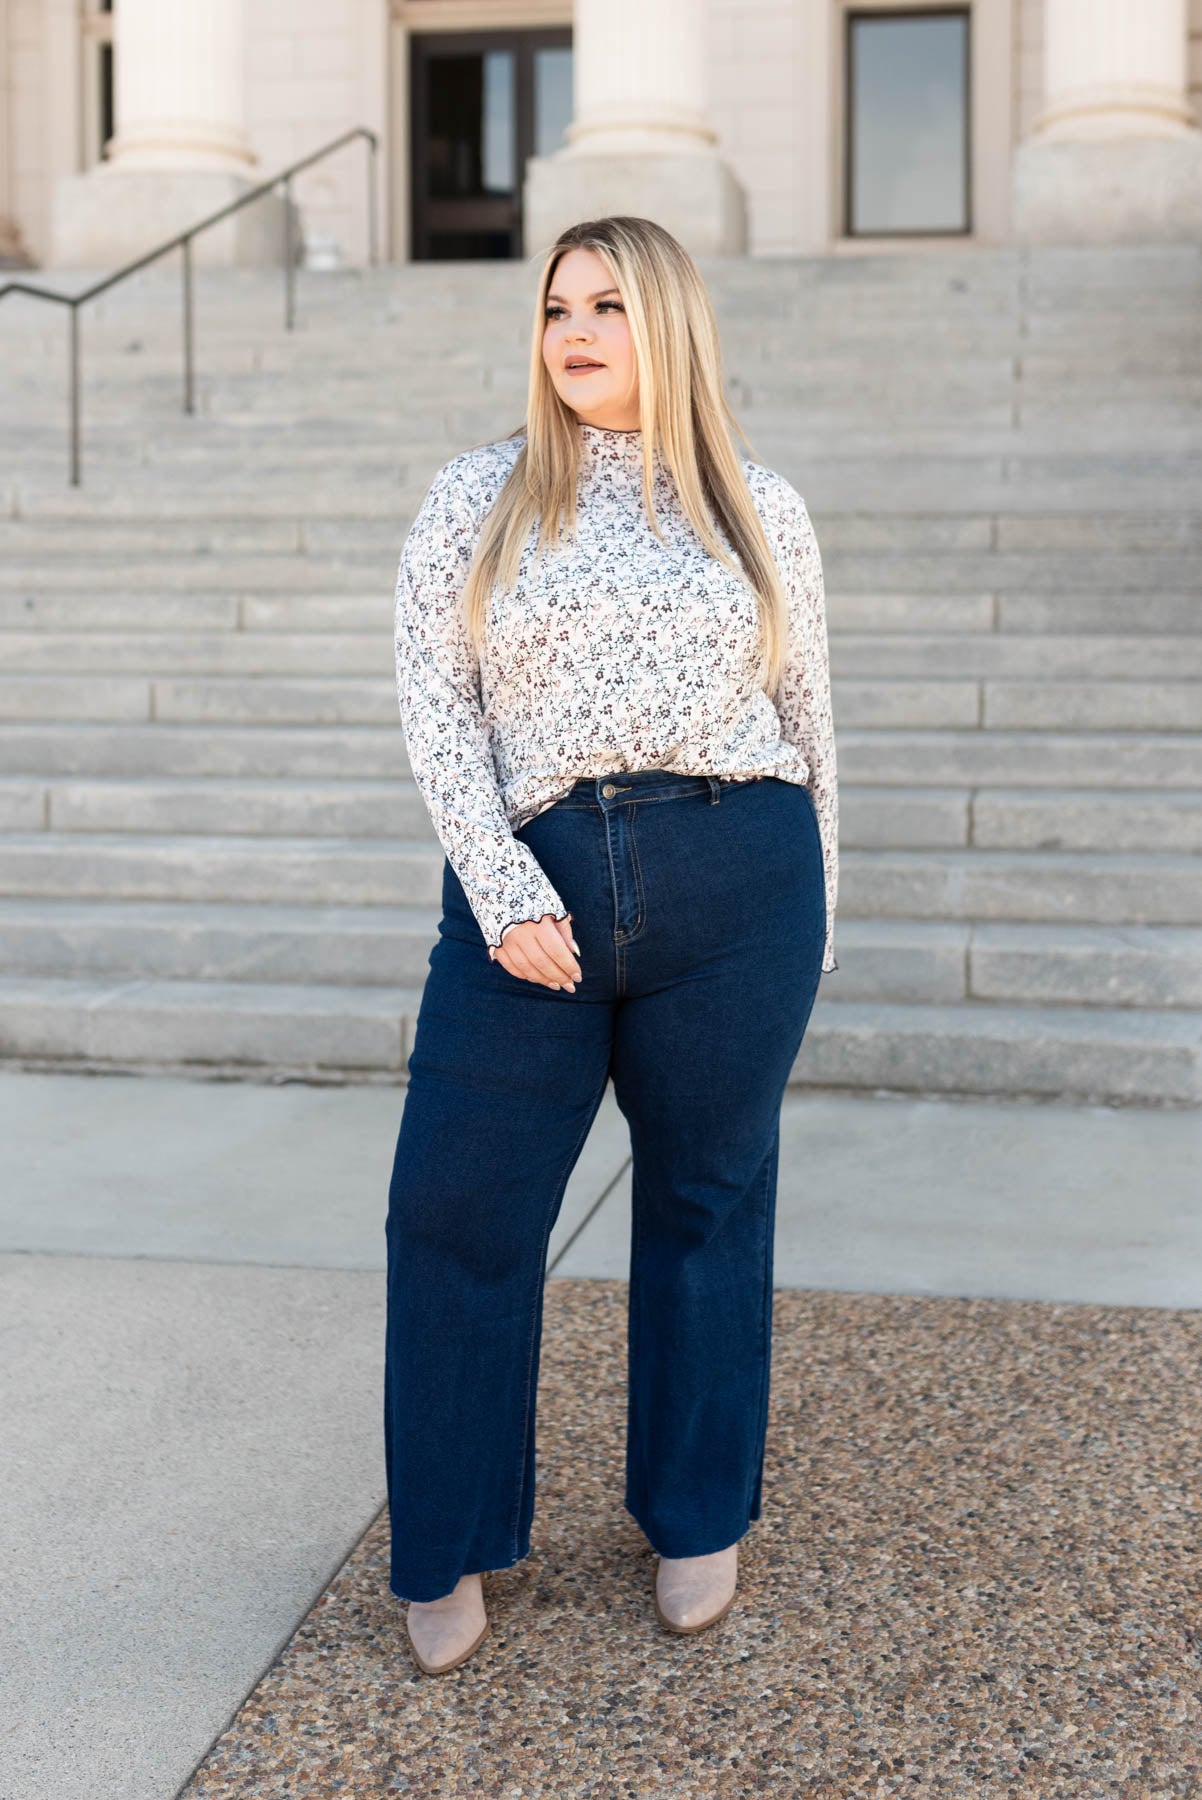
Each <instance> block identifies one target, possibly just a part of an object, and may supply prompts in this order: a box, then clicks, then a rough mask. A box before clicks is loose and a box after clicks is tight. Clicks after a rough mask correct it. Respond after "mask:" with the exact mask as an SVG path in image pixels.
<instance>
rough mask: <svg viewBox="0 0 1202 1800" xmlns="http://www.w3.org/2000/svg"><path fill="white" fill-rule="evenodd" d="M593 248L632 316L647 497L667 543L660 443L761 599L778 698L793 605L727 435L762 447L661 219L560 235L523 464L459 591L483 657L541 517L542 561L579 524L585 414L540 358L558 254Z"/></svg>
mask: <svg viewBox="0 0 1202 1800" xmlns="http://www.w3.org/2000/svg"><path fill="white" fill-rule="evenodd" d="M575 249H585V250H593V251H595V252H596V254H597V255H598V256H599V257H600V258H601V260H602V261H603V262H604V264H605V266H606V268H607V270H608V271H609V273H610V275H611V276H612V277H613V280H614V283H615V284H616V286H617V287H618V289H619V292H620V294H621V297H622V303H623V306H624V307H625V310H626V315H627V318H628V320H629V323H630V337H631V343H632V347H633V352H634V364H635V368H636V370H637V372H638V395H639V425H640V429H641V432H642V443H643V503H644V506H645V508H646V512H647V517H648V520H649V522H650V525H651V529H652V530H653V531H654V533H655V535H656V537H657V538H659V540H660V542H661V543H662V542H663V541H664V539H663V533H662V532H661V530H660V527H659V520H658V519H657V517H656V514H655V507H654V502H653V491H654V490H653V475H654V464H653V460H652V452H653V450H654V449H656V448H658V449H659V451H660V454H661V456H662V458H663V460H664V462H665V464H666V466H667V468H668V470H669V471H670V473H671V476H672V479H673V481H674V483H675V486H676V492H677V495H678V497H679V500H680V504H681V507H682V508H683V510H684V512H685V513H686V515H687V516H688V518H689V521H690V523H691V524H692V525H693V528H694V530H695V531H696V533H697V535H698V537H699V539H700V540H701V542H702V544H703V545H704V546H705V548H706V549H707V550H708V551H709V553H710V555H711V556H713V557H714V558H715V559H716V560H717V561H718V562H719V563H721V564H722V566H723V567H724V568H726V569H729V570H730V571H731V573H732V574H734V575H736V576H737V577H738V578H739V579H740V580H742V581H745V582H746V583H747V585H748V586H749V587H750V588H751V590H752V592H753V593H754V594H755V596H756V600H757V603H758V609H759V619H760V632H761V637H760V641H761V650H760V665H759V671H758V675H757V679H758V681H759V683H760V685H761V686H763V687H764V688H765V690H766V691H767V692H768V694H769V695H770V696H771V697H772V698H775V696H776V692H777V688H778V684H779V682H780V678H781V672H782V669H783V665H784V657H785V647H786V645H787V643H788V604H787V601H786V598H785V593H784V589H783V587H782V584H781V579H780V574H779V572H778V569H777V565H776V562H775V560H774V558H773V555H772V551H771V550H770V548H769V545H768V539H767V536H766V534H765V532H764V527H763V523H762V521H761V519H760V515H759V513H758V511H757V510H756V506H755V502H754V500H753V499H752V497H751V491H750V489H749V487H748V485H747V479H746V476H745V475H744V473H743V470H742V468H741V466H740V462H739V458H738V456H737V454H736V452H735V449H734V445H733V443H732V440H731V432H732V431H734V432H737V433H738V436H739V437H740V438H741V439H742V441H743V443H744V444H745V445H746V446H747V448H748V450H749V452H751V454H752V456H753V457H754V451H753V450H752V446H751V444H750V441H749V439H748V438H747V436H746V434H745V432H744V431H743V429H742V427H741V426H740V425H739V424H738V422H737V420H736V419H735V417H734V415H733V413H732V412H731V410H730V407H729V406H728V404H727V401H726V395H725V392H724V386H723V373H722V350H721V345H720V342H719V338H718V324H717V320H716V319H715V317H714V311H713V307H712V305H711V304H710V298H709V294H708V292H707V291H706V287H705V283H704V282H703V281H702V279H701V275H700V273H699V271H698V269H697V266H696V264H695V263H694V262H693V259H692V258H691V257H690V256H689V254H688V252H687V251H686V250H685V249H684V247H683V246H682V245H681V244H680V243H678V242H677V240H676V239H675V238H674V237H673V236H672V235H671V233H670V232H668V231H665V230H664V228H663V227H662V226H661V225H657V224H655V223H654V221H653V220H651V219H641V218H635V217H631V216H629V215H624V214H623V215H618V216H615V217H610V218H604V219H589V220H585V221H584V222H582V223H580V224H577V225H571V226H569V227H568V228H567V230H565V231H563V232H561V233H560V235H559V237H558V238H557V239H556V240H555V242H554V243H553V244H552V246H551V248H550V250H549V251H548V252H547V257H546V261H545V263H544V266H543V272H542V277H541V279H540V281H539V286H538V296H537V302H536V305H535V311H534V322H533V329H532V332H531V343H530V374H529V387H528V390H527V396H526V420H525V423H524V424H523V425H519V426H517V427H515V429H514V430H513V431H511V432H509V433H508V436H509V437H511V438H513V437H518V436H519V435H520V434H521V433H522V432H525V434H526V442H525V443H524V444H523V446H522V448H521V450H520V451H519V452H518V455H517V458H516V460H515V462H514V465H513V468H512V469H511V470H510V472H509V475H508V477H507V478H506V481H505V484H504V486H503V487H502V489H501V492H500V493H499V494H498V496H497V499H496V502H495V504H494V505H493V506H492V508H491V509H490V511H489V513H488V515H487V517H486V519H485V521H484V524H483V526H482V529H481V533H480V538H479V541H478V543H477V545H476V549H475V553H474V555H473V558H472V563H471V567H470V568H469V570H468V574H467V578H466V580H465V583H464V589H463V594H462V599H461V605H462V607H463V613H464V623H465V627H466V630H467V633H468V635H469V637H470V639H471V641H472V643H473V644H474V646H475V649H476V653H477V655H479V654H480V653H481V649H482V646H483V642H484V636H485V631H486V628H487V607H488V597H489V595H490V594H491V592H492V589H493V586H494V584H498V585H499V586H500V587H501V588H502V589H508V588H510V587H511V586H512V584H513V582H514V581H515V580H516V578H517V573H518V568H519V565H520V563H521V557H522V551H523V549H524V547H525V544H526V541H527V538H528V537H529V533H530V528H531V526H532V525H533V524H534V523H535V522H536V521H537V523H538V527H539V533H538V539H537V544H536V550H535V557H536V560H538V558H540V557H541V556H542V554H543V551H544V549H545V548H546V547H547V546H548V545H552V546H554V545H558V544H559V543H560V542H561V541H562V540H563V538H564V536H565V534H571V535H573V536H574V534H575V530H576V483H577V476H578V472H579V467H580V460H581V445H580V436H579V430H578V416H577V414H576V413H575V412H574V411H573V410H572V408H571V407H569V406H568V405H567V404H566V402H565V401H563V400H562V399H561V398H560V396H559V394H558V393H557V392H556V390H555V386H554V384H553V382H552V380H551V377H550V374H549V373H548V370H547V366H546V363H545V362H544V360H543V349H542V345H543V333H544V330H545V325H546V320H545V312H546V305H547V294H548V293H549V291H550V288H551V283H552V281H553V280H554V277H555V270H556V267H557V266H558V263H559V260H560V258H561V257H562V256H563V255H565V254H566V252H567V251H569V250H575ZM715 522H716V523H717V524H718V525H719V526H720V527H721V528H722V529H723V530H724V531H725V533H726V536H727V538H728V540H729V542H730V543H731V545H733V547H734V549H735V551H736V552H737V553H738V555H739V557H740V558H741V559H742V564H743V567H742V568H739V567H738V566H737V564H736V563H735V562H734V560H733V559H732V557H731V555H730V553H729V551H728V550H727V548H726V546H725V545H724V544H723V543H722V541H721V539H720V538H719V536H718V533H717V531H716V530H715Z"/></svg>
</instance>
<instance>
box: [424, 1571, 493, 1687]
mask: <svg viewBox="0 0 1202 1800" xmlns="http://www.w3.org/2000/svg"><path fill="white" fill-rule="evenodd" d="M406 1624H407V1626H408V1629H409V1642H410V1643H411V1644H412V1646H413V1654H414V1655H415V1656H416V1658H417V1662H418V1667H419V1668H421V1669H423V1670H424V1671H425V1673H426V1674H427V1675H445V1674H446V1672H447V1670H448V1669H456V1668H458V1667H459V1664H460V1663H462V1662H466V1661H467V1659H468V1657H469V1656H470V1655H471V1654H472V1651H473V1650H475V1649H477V1648H478V1647H479V1646H480V1644H481V1643H482V1642H483V1641H484V1638H485V1636H486V1634H487V1632H488V1614H487V1613H486V1612H485V1610H484V1586H483V1582H482V1580H481V1577H480V1576H479V1575H461V1576H460V1578H459V1580H458V1582H457V1583H456V1585H455V1587H454V1588H453V1589H452V1591H451V1592H450V1593H449V1594H443V1595H442V1596H441V1597H440V1598H439V1599H437V1600H411V1601H410V1602H409V1613H408V1617H407V1619H406Z"/></svg>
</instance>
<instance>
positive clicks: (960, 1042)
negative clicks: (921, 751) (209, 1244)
mask: <svg viewBox="0 0 1202 1800" xmlns="http://www.w3.org/2000/svg"><path fill="white" fill-rule="evenodd" d="M561 999H563V1000H564V1001H565V1002H568V1001H570V999H571V996H568V995H564V996H561ZM419 1004H420V996H419V995H418V994H417V993H416V992H413V991H408V990H405V989H401V988H363V987H339V986H334V985H320V984H314V985H312V986H308V985H305V986H294V985H291V984H285V983H275V982H269V983H255V982H237V981H235V982H216V981H215V982H188V981H167V980H158V979H144V980H135V981H112V980H105V979H103V978H93V979H87V978H82V979H70V978H58V979H56V978H54V977H51V976H42V977H38V976H33V975H25V976H21V975H12V976H0V1059H3V1060H4V1061H5V1062H8V1063H10V1064H17V1065H19V1066H35V1067H44V1066H57V1067H69V1068H97V1069H119V1068H129V1069H137V1070H153V1069H157V1068H162V1069H181V1068H182V1069H205V1070H207V1071H209V1072H210V1073H214V1072H219V1071H223V1070H229V1071H231V1072H239V1071H247V1070H254V1069H264V1068H267V1069H270V1070H271V1072H272V1075H273V1077H274V1078H276V1079H280V1078H282V1077H284V1076H285V1075H291V1076H293V1077H296V1078H300V1079H304V1078H306V1077H308V1078H310V1079H315V1078H322V1077H325V1078H327V1079H338V1078H341V1079H356V1078H358V1079H364V1078H369V1077H371V1076H376V1077H377V1078H378V1077H385V1078H395V1079H398V1080H401V1079H403V1078H404V1076H405V1074H406V1072H407V1062H408V1056H409V1051H410V1049H411V1048H412V1042H413V1027H414V1023H415V1020H416V1015H417V1009H418V1006H419ZM790 1086H792V1087H795V1088H804V1087H809V1088H814V1087H829V1088H835V1089H844V1090H861V1091H862V1090H864V1089H872V1090H876V1091H892V1092H901V1093H911V1094H914V1093H919V1094H921V1093H929V1094H991V1093H1005V1094H1008V1095H1022V1096H1031V1097H1039V1098H1044V1099H1059V1100H1075V1101H1080V1102H1086V1103H1092V1104H1102V1103H1110V1104H1118V1103H1129V1104H1140V1105H1147V1104H1157V1105H1164V1104H1170V1105H1171V1104H1176V1105H1188V1106H1193V1105H1197V1104H1198V1103H1199V1102H1200V1101H1202V1012H1198V1011H1184V1012H1179V1013H1166V1012H1161V1011H1157V1010H1140V1009H1131V1010H1129V1011H1126V1012H1104V1013H1099V1012H1098V1011H1097V1009H1092V1008H1080V1009H1078V1008H1072V1007H1058V1008H1039V1007H1007V1006H993V1005H989V1004H986V1003H966V1004H964V1005H959V1006H955V1005H952V1006H915V1005H900V1006H898V1005H890V1004H887V1003H879V1004H863V1003H854V1002H850V1003H847V1004H843V1005H839V1006H834V1005H826V1004H824V999H823V997H822V996H821V994H820V997H819V999H818V1000H817V1001H816V1003H815V1007H814V1011H813V1013H812V1014H811V1017H810V1023H809V1026H808V1028H807V1032H806V1037H805V1041H804V1043H803V1044H802V1046H801V1050H800V1052H799V1054H798V1058H797V1061H796V1063H795V1064H794V1067H793V1070H792V1072H791V1076H790Z"/></svg>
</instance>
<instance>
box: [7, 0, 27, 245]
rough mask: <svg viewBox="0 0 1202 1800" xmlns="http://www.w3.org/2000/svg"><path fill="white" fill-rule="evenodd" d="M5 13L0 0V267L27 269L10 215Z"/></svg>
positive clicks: (9, 96) (9, 110)
mask: <svg viewBox="0 0 1202 1800" xmlns="http://www.w3.org/2000/svg"><path fill="white" fill-rule="evenodd" d="M8 13H9V8H8V0H0V269H27V268H28V267H29V257H28V255H27V253H26V251H25V248H24V246H23V245H22V243H21V234H20V232H19V231H18V230H17V225H16V221H15V219H14V217H13V187H12V184H13V143H12V118H13V104H12V94H11V92H10V89H9V82H10V80H11V73H10V69H9V56H8Z"/></svg>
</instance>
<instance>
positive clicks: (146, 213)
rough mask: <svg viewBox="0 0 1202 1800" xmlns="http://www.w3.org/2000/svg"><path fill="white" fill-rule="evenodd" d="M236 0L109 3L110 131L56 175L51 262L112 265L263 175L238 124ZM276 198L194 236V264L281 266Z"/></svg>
mask: <svg viewBox="0 0 1202 1800" xmlns="http://www.w3.org/2000/svg"><path fill="white" fill-rule="evenodd" d="M243 64H244V45H243V0H116V3H115V7H114V18H113V85H114V111H115V113H116V131H115V133H114V136H113V137H112V138H111V139H110V141H109V144H108V146H107V156H106V157H105V159H104V160H103V161H101V162H99V163H97V164H96V166H95V167H94V168H92V169H89V170H88V171H87V172H86V174H83V175H75V176H70V177H68V178H67V179H66V180H65V181H62V182H60V183H59V186H58V189H57V192H56V195H55V215H54V262H55V263H56V264H57V265H58V266H60V267H73V268H86V269H91V268H109V267H111V266H113V265H114V264H118V263H121V262H125V261H128V260H130V259H132V258H133V257H136V256H138V255H140V254H141V253H142V252H143V251H145V250H148V249H150V248H151V247H152V246H153V245H154V244H155V243H157V242H159V241H160V240H161V239H163V238H169V237H172V236H173V235H174V234H175V233H176V232H178V231H182V230H183V229H184V227H185V226H187V225H190V224H192V223H193V222H194V221H195V220H197V219H200V218H202V217H204V215H205V214H206V213H210V212H216V211H217V210H218V209H219V208H220V207H222V206H225V205H227V204H228V202H229V201H231V200H233V199H236V198H237V197H238V195H240V194H242V193H245V192H246V191H247V189H248V188H252V187H254V186H255V185H256V184H257V183H258V182H259V181H261V180H262V179H263V176H264V173H265V171H263V170H261V169H260V168H259V167H258V160H257V158H256V156H255V154H254V152H253V150H252V149H251V147H250V143H249V140H248V138H247V135H246V130H245V124H244V99H243V94H244V73H243ZM282 244H283V201H282V197H281V196H280V195H279V194H278V193H275V194H270V195H266V196H265V197H264V198H263V199H260V200H257V201H255V202H254V203H253V205H251V206H249V207H246V208H244V209H243V210H242V211H240V212H238V213H235V214H234V215H233V216H232V217H231V218H230V219H228V220H226V221H225V222H223V223H222V224H221V225H219V226H216V227H214V228H213V229H212V230H211V231H208V232H206V233H204V234H203V235H202V236H201V237H199V238H198V239H197V240H196V242H195V244H194V246H193V256H194V258H195V261H196V262H197V263H198V264H208V265H214V264H227V265H228V264H231V263H248V262H250V263H258V262H278V261H279V260H280V257H281V254H282Z"/></svg>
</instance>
